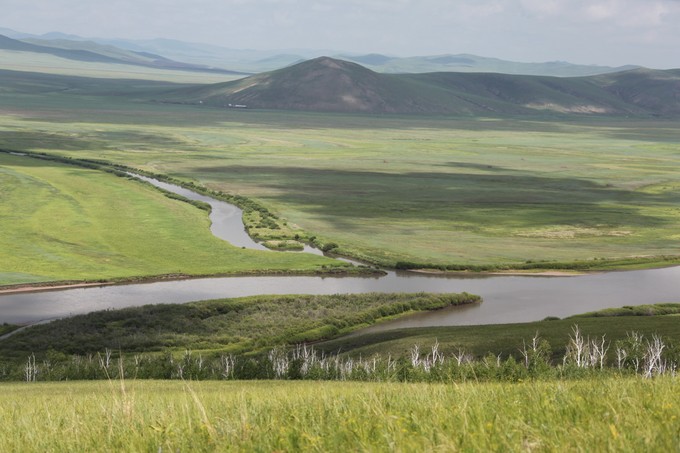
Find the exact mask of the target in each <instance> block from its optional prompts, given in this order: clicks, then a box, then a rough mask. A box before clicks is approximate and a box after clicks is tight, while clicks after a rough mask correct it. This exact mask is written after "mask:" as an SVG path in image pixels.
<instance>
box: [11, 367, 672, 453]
mask: <svg viewBox="0 0 680 453" xmlns="http://www.w3.org/2000/svg"><path fill="white" fill-rule="evenodd" d="M679 416H680V388H679V383H678V380H677V379H673V378H665V377H661V378H657V379H650V380H642V379H639V378H606V379H590V380H584V381H570V382H541V381H532V382H522V383H516V384H499V383H473V382H471V383H462V384H410V383H370V382H366V383H342V382H313V383H309V382H285V381H284V382H282V381H279V382H271V381H266V382H191V381H185V382H180V381H174V382H173V381H115V380H114V381H108V382H107V381H103V382H102V381H100V382H63V383H48V384H43V383H38V384H0V450H2V451H22V452H60V451H90V452H98V451H112V450H114V451H129V452H133V451H134V452H159V451H197V452H200V451H318V452H336V451H337V452H345V451H380V452H382V451H384V452H410V451H480V452H486V451H675V450H677V447H678V437H679V436H680V421H679V419H678V417H679Z"/></svg>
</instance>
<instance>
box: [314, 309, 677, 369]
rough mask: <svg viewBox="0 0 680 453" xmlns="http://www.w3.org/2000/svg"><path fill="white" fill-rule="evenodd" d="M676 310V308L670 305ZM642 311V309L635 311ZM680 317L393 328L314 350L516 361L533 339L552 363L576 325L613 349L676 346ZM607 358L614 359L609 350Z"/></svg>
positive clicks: (325, 343) (563, 347) (661, 316)
mask: <svg viewBox="0 0 680 453" xmlns="http://www.w3.org/2000/svg"><path fill="white" fill-rule="evenodd" d="M674 305H675V306H676V307H677V304H674ZM640 311H642V310H640ZM678 322H680V318H679V317H678V316H673V315H660V316H617V317H604V316H596V315H595V316H594V315H583V316H579V317H573V318H567V319H561V320H550V321H538V322H529V323H519V324H492V325H481V326H449V327H427V328H411V329H395V330H389V331H385V332H376V333H366V334H362V333H361V331H359V332H357V333H356V335H352V336H347V337H342V338H338V339H336V340H330V341H327V342H323V343H320V344H317V345H316V348H317V349H319V350H321V351H326V352H329V353H330V352H336V351H342V352H343V353H346V354H350V355H352V356H354V357H358V356H364V357H370V356H371V355H373V354H377V353H379V354H392V355H393V356H400V355H405V354H408V353H409V351H410V350H411V348H412V347H413V346H414V345H419V346H420V347H421V348H423V349H428V348H430V347H431V346H432V345H434V344H435V343H439V349H440V350H441V351H442V353H444V354H454V353H459V352H460V351H465V352H467V353H469V354H471V355H472V356H474V357H483V356H485V355H486V354H493V355H500V356H502V357H508V356H515V357H518V358H519V357H520V350H521V349H522V347H523V344H524V343H525V342H529V341H530V340H531V338H533V337H534V336H535V335H536V334H538V335H539V337H540V338H541V339H543V340H546V341H547V342H548V343H549V344H550V346H551V353H552V357H553V359H558V360H559V359H561V357H562V356H563V355H564V353H565V347H566V345H567V344H568V343H569V337H570V336H571V335H572V334H573V327H574V326H575V325H578V327H579V329H580V331H581V332H582V334H583V335H584V336H587V337H590V338H592V339H595V338H601V337H602V336H603V335H604V336H605V337H606V340H607V342H611V344H615V343H616V341H617V340H624V339H626V337H627V335H628V333H631V332H638V333H640V334H642V335H644V336H645V337H647V338H651V337H652V335H655V334H656V335H660V336H662V337H663V338H665V339H666V340H667V341H668V342H669V343H670V344H673V345H678V344H680V330H679V329H678ZM609 353H610V356H611V358H612V359H613V356H614V349H613V348H611V349H610V351H609Z"/></svg>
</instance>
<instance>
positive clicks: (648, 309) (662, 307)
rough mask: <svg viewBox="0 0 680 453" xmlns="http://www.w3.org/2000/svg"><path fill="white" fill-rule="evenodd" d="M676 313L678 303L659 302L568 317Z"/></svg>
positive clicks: (679, 309)
mask: <svg viewBox="0 0 680 453" xmlns="http://www.w3.org/2000/svg"><path fill="white" fill-rule="evenodd" d="M677 314H680V304H676V303H661V304H647V305H635V306H630V305H625V306H623V307H621V308H605V309H603V310H598V311H593V312H588V313H583V314H579V315H574V316H570V317H569V319H578V318H597V317H615V316H664V315H677Z"/></svg>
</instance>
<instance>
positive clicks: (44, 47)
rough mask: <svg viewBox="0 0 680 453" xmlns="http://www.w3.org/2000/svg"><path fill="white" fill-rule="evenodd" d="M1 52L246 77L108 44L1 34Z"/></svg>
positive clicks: (228, 71) (232, 72) (233, 72)
mask: <svg viewBox="0 0 680 453" xmlns="http://www.w3.org/2000/svg"><path fill="white" fill-rule="evenodd" d="M0 49H4V50H12V51H17V52H30V53H35V54H46V55H52V56H55V57H59V58H64V59H67V60H76V61H81V62H87V63H118V64H127V65H134V66H144V67H150V68H157V69H175V70H176V69H179V70H184V71H201V72H215V73H220V74H241V75H246V74H245V73H240V72H236V71H230V70H226V69H221V68H214V67H208V66H204V65H197V64H191V63H182V62H178V61H174V60H171V59H169V58H165V57H162V56H160V55H156V54H153V53H149V52H136V51H130V50H125V49H121V48H118V47H114V46H109V45H105V44H98V43H95V42H92V41H74V40H69V39H36V38H25V39H23V40H17V39H13V38H10V37H8V36H5V35H2V34H0Z"/></svg>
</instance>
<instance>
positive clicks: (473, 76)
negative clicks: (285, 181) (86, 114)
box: [163, 57, 680, 115]
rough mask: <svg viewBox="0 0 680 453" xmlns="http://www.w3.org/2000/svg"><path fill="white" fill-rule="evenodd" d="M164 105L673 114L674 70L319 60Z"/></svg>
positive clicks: (679, 89)
mask: <svg viewBox="0 0 680 453" xmlns="http://www.w3.org/2000/svg"><path fill="white" fill-rule="evenodd" d="M163 100H164V101H168V102H182V103H192V104H205V105H213V106H219V107H229V106H232V107H234V106H244V105H245V106H247V107H249V108H261V109H282V110H307V111H330V112H365V113H398V114H456V115H458V114H473V115H479V114H482V115H516V114H519V115H521V114H536V113H539V112H556V113H578V114H607V115H678V114H680V70H667V71H655V70H648V69H635V70H631V71H624V72H619V73H614V74H607V75H600V76H590V77H548V76H526V75H509V74H495V73H455V72H441V73H427V74H380V73H377V72H374V71H371V70H369V69H367V68H365V67H363V66H361V65H358V64H356V63H352V62H348V61H343V60H337V59H332V58H328V57H320V58H316V59H313V60H309V61H305V62H303V63H299V64H296V65H294V66H290V67H288V68H284V69H280V70H276V71H271V72H267V73H263V74H258V75H255V76H251V77H247V78H244V79H240V80H236V81H233V82H226V83H220V84H215V85H207V86H201V87H195V88H189V89H182V90H178V91H176V92H174V93H172V94H170V95H168V96H167V97H165V98H164V99H163Z"/></svg>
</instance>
